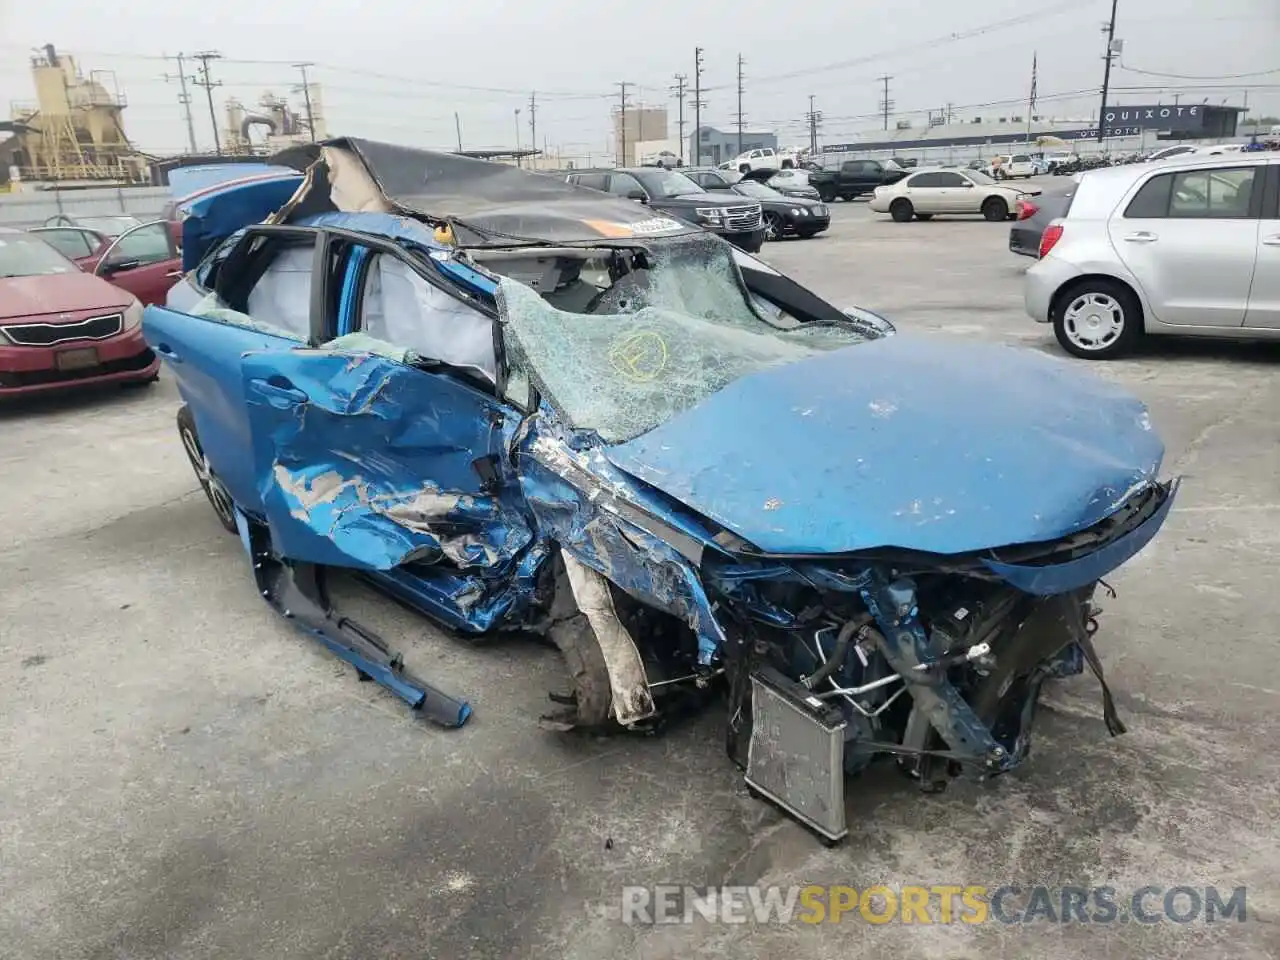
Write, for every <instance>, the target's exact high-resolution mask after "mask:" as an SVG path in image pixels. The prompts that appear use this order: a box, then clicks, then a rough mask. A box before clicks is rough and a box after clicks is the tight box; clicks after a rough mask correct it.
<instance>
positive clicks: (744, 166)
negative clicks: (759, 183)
mask: <svg viewBox="0 0 1280 960" xmlns="http://www.w3.org/2000/svg"><path fill="white" fill-rule="evenodd" d="M738 172H739V173H750V172H751V164H749V163H740V164H738Z"/></svg>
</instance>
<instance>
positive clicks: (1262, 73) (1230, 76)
mask: <svg viewBox="0 0 1280 960" xmlns="http://www.w3.org/2000/svg"><path fill="white" fill-rule="evenodd" d="M1126 22H1127V21H1126ZM1116 66H1117V67H1119V68H1120V69H1121V70H1125V71H1127V72H1129V73H1140V74H1142V75H1144V76H1147V77H1168V78H1169V79H1171V80H1247V79H1249V78H1250V77H1266V76H1270V75H1271V74H1273V73H1280V67H1275V68H1273V69H1271V70H1255V71H1253V72H1252V73H1224V74H1221V75H1219V76H1214V77H1193V76H1190V75H1188V74H1185V73H1157V72H1156V71H1155V70H1139V69H1138V68H1137V67H1130V66H1128V65H1126V64H1124V63H1117V64H1116Z"/></svg>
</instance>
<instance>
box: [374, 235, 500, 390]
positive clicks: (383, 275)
mask: <svg viewBox="0 0 1280 960" xmlns="http://www.w3.org/2000/svg"><path fill="white" fill-rule="evenodd" d="M364 271H365V273H364V277H365V279H364V287H363V290H362V291H361V295H360V320H359V329H360V332H361V333H363V334H364V335H365V336H367V337H372V338H374V339H375V340H380V341H382V342H384V343H388V344H391V345H392V346H393V347H396V348H397V349H400V350H404V351H408V353H409V354H411V355H413V356H415V357H418V358H421V359H423V360H437V361H440V362H442V363H447V364H449V365H450V366H453V367H464V368H470V369H472V370H475V371H478V372H480V373H482V374H483V375H484V377H485V378H486V379H487V380H488V381H489V382H490V383H496V382H497V358H496V355H495V350H494V321H493V320H492V319H491V318H490V317H487V316H485V315H484V314H483V313H480V312H479V311H478V310H476V309H475V308H474V307H471V306H468V305H467V304H465V303H463V302H462V301H461V300H458V299H456V298H455V297H452V296H450V295H449V294H448V293H446V292H445V291H443V290H441V289H439V288H438V287H436V286H435V285H433V284H431V283H429V282H428V281H427V280H425V279H424V278H423V277H421V276H420V275H419V274H418V273H417V272H416V271H415V270H414V269H413V268H412V267H411V266H409V264H407V263H406V262H405V261H404V260H401V259H400V258H399V257H396V256H393V255H391V254H388V253H377V254H374V255H373V256H372V257H371V258H370V259H369V261H368V263H367V266H366V267H365V268H364Z"/></svg>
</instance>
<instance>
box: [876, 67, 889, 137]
mask: <svg viewBox="0 0 1280 960" xmlns="http://www.w3.org/2000/svg"><path fill="white" fill-rule="evenodd" d="M876 79H877V80H879V81H880V82H881V83H883V84H884V97H883V99H881V101H880V110H881V112H882V113H883V114H884V128H885V129H886V130H888V129H889V111H890V110H892V109H893V101H892V100H890V99H889V81H890V80H892V79H893V77H891V76H889V75H888V74H885V76H883V77H877V78H876Z"/></svg>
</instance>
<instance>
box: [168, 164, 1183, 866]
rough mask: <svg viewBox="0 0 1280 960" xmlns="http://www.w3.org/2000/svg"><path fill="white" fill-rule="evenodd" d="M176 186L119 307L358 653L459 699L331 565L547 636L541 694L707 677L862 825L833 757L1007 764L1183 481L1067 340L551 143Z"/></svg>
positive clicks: (621, 712) (573, 710)
mask: <svg viewBox="0 0 1280 960" xmlns="http://www.w3.org/2000/svg"><path fill="white" fill-rule="evenodd" d="M269 169H270V170H271V171H273V172H272V173H270V174H269V175H265V176H263V177H259V178H249V179H247V180H245V179H242V180H240V181H238V182H236V183H234V184H230V185H228V187H227V189H225V190H221V191H219V190H216V189H213V190H205V191H203V192H202V194H201V195H200V197H199V199H197V200H196V201H195V202H194V203H192V204H191V205H190V207H189V209H184V210H183V211H182V214H183V215H184V216H185V220H184V224H183V236H184V242H183V254H184V258H185V260H186V262H185V264H184V265H185V267H186V268H187V269H188V272H187V274H186V276H185V278H184V279H183V281H182V282H180V283H179V284H178V285H177V286H175V287H174V288H173V290H172V291H171V292H170V294H169V297H168V302H167V305H166V306H164V307H152V308H149V309H148V310H147V312H146V315H145V318H144V322H143V329H144V333H145V335H146V338H147V340H148V343H149V344H150V345H151V347H152V348H153V349H154V350H155V351H156V352H157V353H158V354H159V355H160V356H161V357H162V358H163V359H164V360H165V362H166V363H167V365H168V367H169V369H170V371H171V372H172V375H173V377H174V379H175V381H176V382H177V385H178V388H179V390H180V392H181V394H182V397H183V399H184V400H185V405H184V406H183V407H182V409H181V410H180V411H179V414H178V432H179V435H180V437H181V440H182V442H183V444H184V446H185V448H186V451H187V453H188V454H189V456H190V458H191V463H192V465H193V467H194V468H195V471H196V474H197V476H198V478H199V481H200V484H201V486H202V487H203V489H204V491H205V493H206V494H207V496H208V499H209V502H210V503H211V504H212V506H213V508H214V510H215V512H216V514H217V517H218V519H219V521H220V522H221V523H222V524H223V526H225V527H226V528H227V530H228V531H230V532H232V533H234V534H237V535H238V536H239V537H240V538H241V540H242V542H243V544H244V547H245V550H246V551H247V553H248V556H249V559H250V561H251V563H250V567H251V569H252V572H253V576H254V578H255V581H256V585H257V588H258V590H259V591H260V592H261V593H262V595H263V596H264V597H265V599H266V600H267V601H268V603H270V604H271V605H272V606H273V607H275V609H277V610H278V611H279V612H280V614H281V615H283V616H284V617H287V618H289V619H291V620H293V621H294V622H295V624H296V625H297V626H298V627H299V628H301V629H302V630H304V631H306V632H307V633H309V634H310V635H312V636H313V637H315V638H316V639H317V640H319V641H320V642H322V643H324V644H325V645H326V646H327V647H329V649H331V650H332V651H333V652H334V653H335V654H337V655H338V656H340V657H342V658H343V659H344V660H346V661H348V662H349V663H351V664H352V665H353V666H354V667H355V669H356V671H357V672H358V673H359V675H360V676H361V677H362V678H369V679H373V680H376V681H378V682H379V683H381V684H383V685H384V686H386V687H387V688H388V689H389V690H390V691H392V692H393V693H394V694H396V695H397V696H399V697H401V698H402V699H403V700H405V701H406V702H407V703H408V704H409V705H410V706H411V707H412V708H413V709H415V710H418V711H421V712H422V714H423V715H425V716H427V717H429V718H431V719H433V720H435V721H436V722H438V723H440V724H442V725H445V726H460V725H461V724H463V723H464V722H465V721H466V719H467V717H468V716H469V714H470V708H469V707H468V706H467V703H466V701H465V698H464V697H463V696H461V695H460V693H459V692H457V691H448V690H447V688H448V682H447V678H431V679H427V678H426V677H424V676H422V675H421V674H420V673H419V672H416V671H415V669H414V668H413V666H412V665H411V664H407V663H405V662H404V660H403V658H402V657H401V655H400V654H398V653H397V652H395V651H393V650H392V649H390V648H389V647H388V645H387V644H386V643H385V642H384V641H383V640H382V638H381V637H380V636H379V635H378V633H377V632H376V630H374V629H371V628H370V627H369V626H367V625H364V624H360V623H358V622H356V621H353V620H351V619H350V618H346V617H344V616H342V615H341V614H340V613H339V612H337V611H336V610H334V609H333V607H332V605H331V604H330V602H329V600H328V597H327V594H326V591H325V581H324V574H325V571H326V570H329V569H331V568H335V567H337V568H343V569H345V570H348V571H354V572H356V573H357V574H358V575H360V576H362V577H363V578H365V579H366V580H367V581H368V582H369V583H370V584H372V585H373V586H374V587H376V588H377V589H379V590H381V591H383V592H385V593H386V594H388V595H390V596H391V597H394V598H395V599H396V600H398V601H400V602H402V603H404V604H407V605H409V606H410V607H412V608H414V609H416V610H418V611H420V612H421V613H423V614H424V615H426V616H428V617H430V618H431V619H432V620H434V621H435V622H437V623H439V624H441V625H442V626H444V627H445V628H447V629H448V630H450V631H453V632H455V633H456V634H459V635H465V636H468V637H471V638H483V637H488V636H493V635H495V634H498V633H500V632H503V631H516V632H520V633H524V634H527V635H530V636H533V637H542V638H545V639H546V640H548V641H549V642H550V643H553V644H554V645H555V646H556V647H558V648H559V650H560V651H561V652H562V653H563V656H564V660H565V663H566V666H567V675H568V676H567V684H566V688H565V689H563V690H559V691H552V692H550V694H551V695H550V698H549V706H548V712H547V714H546V716H545V717H543V718H542V720H543V722H544V723H546V724H547V725H549V726H552V727H556V728H560V729H570V728H586V729H591V730H601V729H619V728H628V729H641V730H652V729H654V728H655V727H657V726H660V725H661V724H663V723H664V722H666V721H668V720H670V719H672V718H675V717H677V716H680V715H683V714H686V713H687V712H688V711H689V710H691V709H695V708H702V707H704V706H706V705H707V704H709V703H718V704H722V705H723V707H724V709H725V710H726V716H727V724H726V726H727V732H726V745H727V749H728V753H729V755H730V756H731V757H732V758H733V759H734V760H735V761H736V762H737V763H738V764H739V765H740V766H741V767H742V768H743V770H744V775H745V778H746V782H747V784H748V785H749V787H750V789H751V790H752V791H753V792H755V793H756V794H757V795H758V796H760V797H763V798H765V799H767V800H769V801H771V802H773V803H775V804H777V805H778V806H780V807H781V808H783V809H784V810H786V811H787V812H788V813H790V814H791V815H793V816H794V817H795V818H797V819H798V820H799V821H801V822H802V823H804V824H806V825H807V826H808V827H809V828H811V829H812V830H814V831H815V832H816V833H817V834H818V835H819V836H821V837H822V838H824V839H826V840H828V841H832V842H834V841H837V840H839V839H840V838H841V837H842V836H844V835H845V833H846V830H847V828H846V824H845V810H844V793H843V791H844V789H845V779H846V776H847V775H848V774H853V773H856V772H858V771H859V770H861V769H863V768H864V767H866V766H867V764H869V763H870V762H872V761H873V760H874V759H876V758H878V757H889V758H893V760H894V761H895V762H896V763H897V764H898V765H899V766H900V767H901V768H902V769H903V770H904V771H905V772H907V773H908V774H909V775H910V776H911V777H912V778H914V779H915V780H916V781H918V783H919V785H920V787H921V788H923V789H925V790H934V789H939V788H940V787H941V786H942V785H944V784H945V782H946V781H947V780H948V778H950V777H953V776H956V775H973V776H978V777H985V776H991V775H995V774H998V773H1001V772H1003V771H1007V770H1009V769H1011V768H1012V767H1014V766H1015V765H1017V764H1018V763H1019V762H1021V761H1022V760H1023V759H1024V758H1025V757H1026V756H1027V755H1028V751H1029V743H1030V739H1029V737H1030V730H1031V725H1032V721H1033V718H1034V713H1035V708H1036V704H1037V700H1038V698H1039V696H1040V692H1041V688H1042V685H1043V684H1044V683H1045V681H1046V680H1048V679H1049V678H1051V677H1054V676H1062V675H1066V674H1072V673H1079V672H1081V671H1082V670H1083V669H1084V667H1085V666H1086V665H1087V666H1088V667H1089V668H1090V669H1091V670H1092V672H1093V673H1095V674H1096V675H1097V678H1098V680H1099V681H1100V682H1101V684H1102V690H1103V714H1104V717H1105V720H1106V724H1107V727H1108V729H1109V730H1110V732H1111V733H1112V734H1118V733H1121V732H1123V729H1124V728H1123V726H1122V724H1121V722H1120V720H1119V718H1118V717H1117V716H1116V712H1115V708H1114V705H1113V704H1112V701H1111V696H1110V694H1109V692H1108V691H1107V688H1106V684H1105V681H1104V680H1103V677H1102V668H1101V665H1100V663H1099V661H1098V658H1097V656H1096V654H1095V652H1094V647H1093V641H1092V636H1093V633H1094V631H1095V629H1096V628H1097V624H1098V613H1099V610H1100V608H1099V607H1098V605H1097V604H1096V603H1095V597H1094V594H1095V590H1096V589H1098V588H1099V586H1100V585H1102V586H1103V588H1104V589H1105V584H1103V582H1102V578H1103V577H1105V576H1106V575H1107V574H1108V573H1109V572H1111V571H1112V570H1114V569H1116V568H1117V567H1119V566H1120V565H1121V564H1123V563H1124V562H1125V561H1127V560H1128V559H1129V558H1130V557H1132V556H1133V555H1134V554H1136V553H1137V552H1138V551H1140V550H1141V549H1142V548H1143V547H1144V546H1145V545H1146V544H1147V543H1148V542H1149V541H1150V540H1151V539H1152V537H1153V536H1155V534H1156V532H1157V531H1158V529H1159V528H1160V526H1161V524H1162V523H1163V522H1164V520H1165V518H1166V516H1167V515H1168V512H1169V509H1170V507H1171V505H1172V503H1173V499H1174V495H1175V493H1176V481H1162V480H1161V479H1160V478H1159V470H1160V466H1161V461H1162V458H1163V454H1164V448H1163V445H1162V443H1161V441H1160V439H1159V438H1158V436H1157V435H1156V434H1155V432H1154V431H1153V430H1152V428H1151V424H1150V421H1149V419H1148V417H1147V413H1146V411H1145V409H1144V407H1143V406H1142V404H1140V403H1139V402H1138V401H1137V400H1135V399H1133V398H1132V397H1130V396H1129V395H1127V394H1126V393H1124V392H1122V391H1120V390H1119V389H1117V388H1115V387H1113V386H1110V385H1109V384H1107V383H1106V382H1104V381H1102V380H1099V379H1095V378H1093V377H1089V376H1084V375H1081V374H1078V373H1077V372H1076V371H1075V370H1074V369H1073V368H1072V367H1071V366H1070V365H1069V364H1068V363H1066V362H1063V361H1059V360H1055V359H1052V358H1049V357H1045V356H1042V355H1040V354H1038V353H1033V352H1028V351H1019V350H1014V349H1010V348H1006V347H1000V346H990V345H980V344H975V343H963V342H957V341H955V340H952V339H948V340H946V341H945V342H935V341H932V340H929V339H921V338H913V337H908V336H902V335H898V334H895V332H894V330H893V327H892V326H891V325H890V324H889V323H888V322H887V321H885V320H883V319H882V318H880V317H878V316H876V315H875V314H872V313H870V312H868V311H864V310H861V309H857V308H850V309H847V310H841V309H836V308H835V307H833V306H831V305H830V304H828V303H826V302H825V301H823V300H822V299H821V298H819V297H817V296H815V295H814V294H813V293H811V292H809V291H808V290H806V289H804V288H803V287H802V286H800V285H799V284H797V283H795V282H794V281H792V280H790V279H789V278H787V277H785V276H783V275H782V274H780V273H779V272H778V271H776V270H774V269H772V268H770V267H769V266H767V265H765V264H764V263H763V262H761V261H759V260H757V259H755V258H753V257H751V256H749V255H748V254H745V253H743V252H742V251H739V250H735V249H734V248H732V247H731V246H729V245H728V244H726V243H724V242H723V241H721V240H719V239H718V238H716V237H714V236H712V235H710V234H708V233H706V232H704V231H702V230H701V229H700V228H698V227H696V226H693V225H691V224H687V223H684V222H682V221H679V220H675V219H671V218H668V217H666V216H662V215H655V212H654V211H652V210H649V209H648V208H646V207H643V206H641V205H638V204H635V203H632V202H629V201H626V200H622V199H614V198H611V197H608V196H605V195H602V194H600V193H597V192H594V191H591V190H585V189H582V188H578V187H575V186H573V185H571V184H567V183H564V182H563V181H561V180H558V179H556V178H553V177H548V176H542V175H539V174H536V173H530V172H525V171H521V170H517V169H514V168H511V167H507V166H503V165H499V164H491V163H485V162H481V161H476V160H470V159H467V158H464V157H460V156H455V155H450V154H439V153H431V152H424V151H418V150H411V149H406V148H401V147H396V146H392V145H388V144H381V143H375V142H371V141H365V140H357V139H341V140H334V141H328V142H325V143H322V144H315V145H307V146H305V147H298V148H293V149H290V150H288V151H286V152H285V153H283V154H280V155H277V156H276V157H273V158H272V159H271V165H270V168H269Z"/></svg>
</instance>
